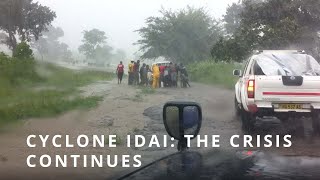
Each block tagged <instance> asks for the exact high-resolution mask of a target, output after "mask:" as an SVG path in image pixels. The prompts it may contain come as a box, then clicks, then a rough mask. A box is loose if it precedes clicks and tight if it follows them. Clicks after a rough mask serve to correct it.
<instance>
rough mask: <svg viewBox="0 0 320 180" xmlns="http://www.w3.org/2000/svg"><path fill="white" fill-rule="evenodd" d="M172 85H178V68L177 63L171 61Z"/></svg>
mask: <svg viewBox="0 0 320 180" xmlns="http://www.w3.org/2000/svg"><path fill="white" fill-rule="evenodd" d="M170 76H171V86H172V87H177V68H176V64H173V63H170Z"/></svg>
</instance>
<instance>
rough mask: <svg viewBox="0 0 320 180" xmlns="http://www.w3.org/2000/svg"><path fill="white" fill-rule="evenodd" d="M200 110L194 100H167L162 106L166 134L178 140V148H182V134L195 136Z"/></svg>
mask: <svg viewBox="0 0 320 180" xmlns="http://www.w3.org/2000/svg"><path fill="white" fill-rule="evenodd" d="M201 122H202V110H201V107H200V105H199V104H198V103H195V102H179V101H177V102H175V101H172V102H167V103H166V104H165V105H164V106H163V123H164V126H165V128H166V131H167V132H168V134H169V135H170V136H171V137H173V138H174V139H176V140H179V144H178V150H184V149H186V147H185V144H184V143H185V140H186V139H185V137H184V135H193V136H194V137H196V136H197V135H198V133H199V131H200V128H201Z"/></svg>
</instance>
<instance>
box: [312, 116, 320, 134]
mask: <svg viewBox="0 0 320 180" xmlns="http://www.w3.org/2000/svg"><path fill="white" fill-rule="evenodd" d="M312 129H313V133H314V134H315V135H320V111H316V112H314V113H313V114H312Z"/></svg>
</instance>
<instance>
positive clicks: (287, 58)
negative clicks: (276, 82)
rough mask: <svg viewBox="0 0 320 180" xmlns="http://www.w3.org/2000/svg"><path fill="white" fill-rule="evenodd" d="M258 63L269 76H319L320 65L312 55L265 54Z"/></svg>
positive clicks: (259, 56) (257, 59)
mask: <svg viewBox="0 0 320 180" xmlns="http://www.w3.org/2000/svg"><path fill="white" fill-rule="evenodd" d="M255 60H256V63H257V64H258V65H259V66H260V68H261V70H262V71H263V74H265V75H267V76H278V75H280V76H302V75H304V76H319V75H320V65H319V63H318V62H317V61H316V60H315V59H314V58H313V57H312V56H310V55H306V54H289V53H277V54H272V53H270V54H269V53H263V54H260V55H258V56H257V57H256V58H255Z"/></svg>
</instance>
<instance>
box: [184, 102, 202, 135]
mask: <svg viewBox="0 0 320 180" xmlns="http://www.w3.org/2000/svg"><path fill="white" fill-rule="evenodd" d="M199 121H200V113H199V109H198V107H196V106H186V107H184V108H183V129H184V134H185V135H194V134H195V133H196V131H197V129H198V126H199Z"/></svg>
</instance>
